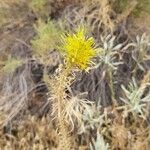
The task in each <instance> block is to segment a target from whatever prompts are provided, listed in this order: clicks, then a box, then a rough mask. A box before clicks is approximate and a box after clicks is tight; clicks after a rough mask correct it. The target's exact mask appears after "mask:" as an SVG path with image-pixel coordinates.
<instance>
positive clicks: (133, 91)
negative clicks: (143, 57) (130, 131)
mask: <svg viewBox="0 0 150 150" xmlns="http://www.w3.org/2000/svg"><path fill="white" fill-rule="evenodd" d="M146 87H147V86H146V84H144V85H142V86H140V87H139V86H138V85H137V83H136V81H135V79H134V78H133V81H132V82H130V84H129V86H128V88H125V87H124V86H123V85H122V89H123V91H124V93H125V98H121V100H122V101H123V102H124V103H125V105H126V106H127V108H128V112H134V113H137V114H141V115H142V117H143V118H144V112H145V106H146V104H147V103H149V102H150V93H148V94H147V95H146V96H144V97H143V95H144V91H145V89H146Z"/></svg>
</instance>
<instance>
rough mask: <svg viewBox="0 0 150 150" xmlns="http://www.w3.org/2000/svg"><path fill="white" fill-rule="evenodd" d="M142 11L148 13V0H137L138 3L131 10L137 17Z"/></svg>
mask: <svg viewBox="0 0 150 150" xmlns="http://www.w3.org/2000/svg"><path fill="white" fill-rule="evenodd" d="M142 12H145V13H148V14H149V13H150V0H138V5H137V7H136V8H135V10H133V15H134V16H135V17H139V16H140V14H141V13H142Z"/></svg>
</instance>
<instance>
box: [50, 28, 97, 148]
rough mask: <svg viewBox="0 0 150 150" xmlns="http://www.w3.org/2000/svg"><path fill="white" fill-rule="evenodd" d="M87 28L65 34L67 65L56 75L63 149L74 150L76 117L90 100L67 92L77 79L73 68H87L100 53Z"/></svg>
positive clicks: (56, 110) (55, 97)
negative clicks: (72, 96) (97, 53)
mask: <svg viewBox="0 0 150 150" xmlns="http://www.w3.org/2000/svg"><path fill="white" fill-rule="evenodd" d="M85 33H86V32H85V29H84V28H78V29H77V31H76V33H74V34H67V35H66V36H63V37H62V40H63V42H62V46H60V51H61V52H63V54H64V66H63V67H62V69H61V71H60V73H59V75H58V76H57V77H55V79H54V81H53V84H52V82H51V83H50V84H51V94H52V96H51V98H50V100H51V101H52V102H53V104H52V107H53V112H52V114H53V115H54V118H55V120H56V121H57V124H58V131H59V137H60V144H59V148H60V149H65V150H70V149H73V148H72V146H73V145H72V138H71V135H70V129H69V128H70V126H71V128H73V126H74V123H73V121H74V120H76V121H77V122H79V123H80V122H81V118H82V115H81V114H80V111H82V110H84V109H87V107H88V106H87V104H86V102H84V101H83V100H77V99H76V98H75V99H74V100H73V99H72V98H71V97H70V95H68V94H67V93H66V89H68V91H69V87H70V84H71V83H72V82H73V80H74V75H73V70H74V68H77V69H78V71H80V70H87V68H88V66H89V65H90V64H91V63H92V62H91V59H92V57H94V56H95V55H96V50H95V48H94V47H93V46H94V40H93V38H88V37H86V35H85ZM64 141H65V142H64Z"/></svg>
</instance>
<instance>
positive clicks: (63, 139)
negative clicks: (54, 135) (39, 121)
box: [56, 67, 72, 150]
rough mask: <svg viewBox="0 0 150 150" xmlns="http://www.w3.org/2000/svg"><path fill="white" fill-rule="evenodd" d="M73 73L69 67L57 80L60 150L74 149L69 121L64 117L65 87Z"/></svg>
mask: <svg viewBox="0 0 150 150" xmlns="http://www.w3.org/2000/svg"><path fill="white" fill-rule="evenodd" d="M70 71H71V68H70V67H67V68H66V69H64V70H63V72H62V73H61V74H60V77H59V79H58V80H57V83H56V84H57V87H58V88H57V93H56V94H57V95H56V101H57V103H58V112H57V113H58V114H57V115H58V116H57V121H58V130H59V150H70V149H72V148H71V147H72V144H71V136H70V133H69V125H68V124H67V120H66V119H65V116H64V115H63V111H64V109H65V104H66V102H65V100H66V97H65V94H64V92H65V89H64V88H65V87H64V85H65V84H66V82H67V76H68V75H69V73H70Z"/></svg>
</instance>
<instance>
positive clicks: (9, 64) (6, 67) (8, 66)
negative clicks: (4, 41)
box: [0, 56, 23, 74]
mask: <svg viewBox="0 0 150 150" xmlns="http://www.w3.org/2000/svg"><path fill="white" fill-rule="evenodd" d="M0 63H1V64H2V65H3V67H2V69H1V70H0V71H1V72H2V73H3V74H5V73H11V72H13V71H15V69H16V68H17V67H19V66H21V65H22V63H23V61H22V60H20V59H15V58H12V57H11V56H9V57H8V59H7V60H6V61H2V62H0Z"/></svg>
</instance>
